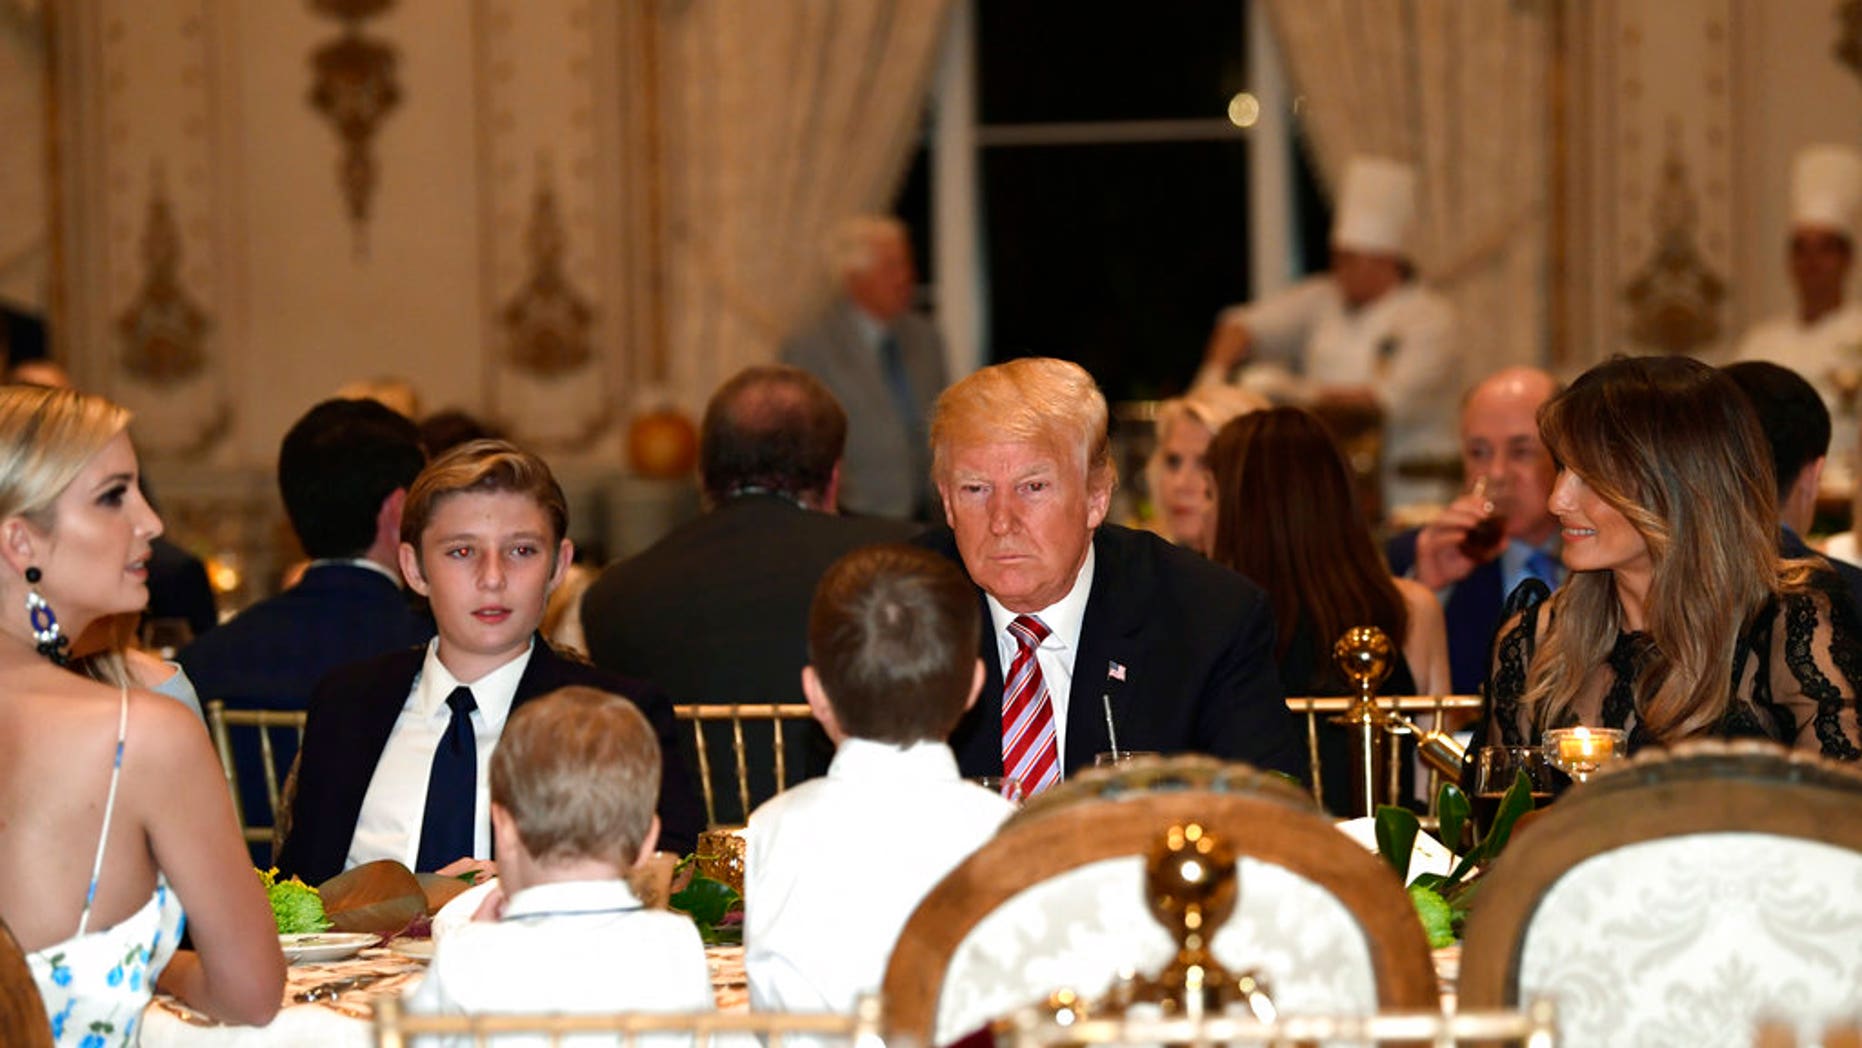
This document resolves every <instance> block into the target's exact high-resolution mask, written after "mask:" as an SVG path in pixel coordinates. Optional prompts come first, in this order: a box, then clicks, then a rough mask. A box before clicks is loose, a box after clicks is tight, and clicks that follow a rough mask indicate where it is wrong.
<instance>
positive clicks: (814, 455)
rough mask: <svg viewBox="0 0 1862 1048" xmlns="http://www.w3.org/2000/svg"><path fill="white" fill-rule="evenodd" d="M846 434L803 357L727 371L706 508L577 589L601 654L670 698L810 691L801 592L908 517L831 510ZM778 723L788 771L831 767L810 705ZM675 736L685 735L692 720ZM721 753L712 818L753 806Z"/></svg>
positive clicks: (906, 528)
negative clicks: (798, 363)
mask: <svg viewBox="0 0 1862 1048" xmlns="http://www.w3.org/2000/svg"><path fill="white" fill-rule="evenodd" d="M846 439H847V416H846V414H845V413H844V412H843V411H842V410H841V407H840V404H839V403H838V402H836V401H835V399H834V395H833V394H832V393H830V392H828V390H827V387H825V386H823V385H822V384H821V383H820V382H819V381H818V380H816V379H815V378H814V377H813V376H812V375H810V374H808V373H807V372H806V371H802V370H801V369H799V368H791V367H783V366H780V365H769V366H761V367H752V368H747V369H745V370H743V371H741V372H739V373H738V374H737V375H735V376H734V377H732V378H731V379H730V380H729V381H727V382H725V383H724V385H722V386H720V387H719V388H718V391H717V392H716V393H714V394H712V397H711V402H710V403H709V404H707V405H706V407H705V419H704V423H703V426H702V429H701V432H700V437H699V472H700V479H701V481H702V482H703V485H704V491H705V502H706V511H705V513H704V514H703V515H702V516H700V517H698V518H697V519H696V520H692V521H689V522H687V523H685V524H682V525H680V526H679V527H678V528H676V529H674V531H673V532H672V533H671V534H669V535H667V536H666V537H665V538H663V539H661V540H660V541H659V542H657V543H655V544H654V545H653V546H652V547H650V548H648V549H647V550H645V551H644V552H642V553H639V554H637V555H635V556H633V557H630V558H628V559H627V560H624V561H621V562H620V563H618V564H614V565H611V566H610V567H609V568H608V569H607V570H606V571H604V572H602V574H601V577H600V578H599V579H597V580H595V582H594V583H593V584H592V585H590V586H589V588H588V592H587V593H586V594H584V595H583V597H582V627H583V630H584V632H585V633H586V634H587V637H588V650H589V655H590V657H592V658H593V659H594V660H595V664H596V665H598V666H601V667H603V668H604V669H609V670H614V671H616V672H619V673H626V674H629V675H630V676H636V677H644V678H646V679H648V680H651V681H654V682H655V683H657V684H659V685H660V686H662V687H664V688H665V689H666V690H667V691H668V692H669V693H670V694H671V695H672V698H673V701H674V702H679V703H728V702H744V703H759V702H787V703H800V702H803V701H805V699H804V697H803V695H802V683H801V674H802V667H803V666H804V665H806V664H807V662H808V635H807V634H808V607H809V602H810V601H811V600H812V599H813V597H814V592H815V583H816V582H818V581H819V580H820V578H821V573H822V572H823V571H825V570H827V567H828V565H830V564H832V563H834V561H835V560H837V559H839V557H840V556H841V554H843V553H846V552H847V551H849V550H851V549H854V548H855V547H858V546H865V545H869V544H872V543H876V542H893V541H900V540H902V539H905V538H909V537H910V535H911V534H912V533H913V531H914V528H913V526H912V525H909V524H905V523H901V522H896V521H887V520H878V519H872V518H852V517H842V516H839V515H837V514H836V512H835V505H836V492H837V489H838V487H839V480H840V468H841V452H842V449H843V448H844V447H845V445H846ZM713 727H714V728H715V729H716V734H717V735H718V736H719V739H718V740H717V742H716V744H715V745H714V746H713V747H712V752H715V753H723V752H726V751H727V747H728V746H729V739H728V725H726V724H724V723H722V722H720V723H718V724H716V725H714V726H713ZM784 739H785V742H786V743H788V745H786V746H785V754H786V755H787V758H786V760H787V769H788V775H789V776H790V777H791V779H795V778H800V777H802V776H803V775H807V774H813V773H818V772H819V771H820V770H822V769H824V768H825V767H826V764H827V758H828V757H830V756H831V754H832V747H831V746H829V745H828V742H827V738H826V736H825V735H822V733H821V730H820V728H819V726H818V725H816V724H815V722H814V721H812V720H810V721H803V722H795V723H792V724H790V725H789V726H788V727H787V728H786V730H785V731H784ZM810 740H812V744H811V742H810ZM759 741H760V740H759ZM680 744H681V745H682V746H684V747H685V748H686V749H688V750H690V749H691V748H692V746H693V742H692V740H691V739H690V738H689V737H688V736H687V734H686V733H681V736H680ZM770 753H771V751H770V750H769V748H768V747H767V746H762V745H753V746H751V747H750V749H749V756H750V758H751V763H750V766H749V767H748V771H749V773H750V775H751V780H752V784H753V792H754V794H755V795H756V796H767V795H769V794H770V793H772V792H774V787H775V777H774V767H773V764H774V762H773V760H772V759H771V757H770ZM688 763H689V762H688ZM728 764H729V762H725V761H719V762H717V763H716V764H715V765H714V767H713V769H712V779H713V784H712V785H713V791H714V793H715V795H716V797H717V801H718V819H719V821H721V822H735V823H741V822H743V821H744V820H745V819H746V818H747V817H748V814H749V813H748V812H744V811H742V810H741V805H740V803H739V801H738V796H737V789H736V776H735V769H734V768H733V767H730V766H728Z"/></svg>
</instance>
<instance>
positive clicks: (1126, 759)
mask: <svg viewBox="0 0 1862 1048" xmlns="http://www.w3.org/2000/svg"><path fill="white" fill-rule="evenodd" d="M1157 755H1158V754H1157V751H1156V750H1111V751H1106V752H1102V753H1095V754H1093V767H1095V768H1112V767H1117V766H1118V765H1121V764H1130V763H1131V762H1132V761H1135V760H1138V759H1139V758H1141V757H1155V756H1157Z"/></svg>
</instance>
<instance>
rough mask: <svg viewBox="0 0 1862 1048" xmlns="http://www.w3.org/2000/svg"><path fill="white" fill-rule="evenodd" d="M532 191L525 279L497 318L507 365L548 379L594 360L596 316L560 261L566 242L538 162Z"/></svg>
mask: <svg viewBox="0 0 1862 1048" xmlns="http://www.w3.org/2000/svg"><path fill="white" fill-rule="evenodd" d="M537 167H538V172H537V190H536V193H535V194H534V195H533V196H532V198H531V208H530V228H529V229H528V230H527V231H526V234H525V242H526V245H527V246H528V248H529V250H530V277H529V279H528V280H526V281H525V282H524V286H523V287H522V288H521V289H520V290H519V291H518V292H517V294H516V295H514V296H512V298H511V300H510V302H509V303H507V304H506V305H505V307H504V309H503V310H502V311H500V314H499V317H500V320H501V321H502V323H503V325H504V331H505V337H506V339H507V340H508V344H509V347H510V349H509V352H510V357H511V363H512V365H513V366H515V367H516V368H517V369H518V370H520V371H527V372H529V373H531V374H533V375H537V376H539V377H543V378H553V377H557V376H560V375H564V374H567V373H569V372H572V371H578V370H580V369H581V368H583V367H584V366H586V365H587V364H588V362H589V360H590V359H591V358H592V357H593V356H594V351H593V349H592V348H591V347H590V344H589V334H590V330H591V329H592V328H593V326H594V319H595V311H594V309H593V308H592V307H590V305H589V303H588V299H587V297H586V296H584V295H583V294H582V293H581V292H579V291H577V290H576V289H575V287H574V285H572V284H570V283H569V276H568V273H567V272H566V271H565V265H564V256H565V255H566V254H567V251H568V244H569V236H568V232H567V231H566V230H565V229H564V228H563V221H562V214H561V211H560V209H559V208H558V207H557V205H556V190H555V188H554V186H553V184H552V182H551V179H550V174H549V168H548V165H547V164H546V163H545V162H543V161H541V160H539V162H538V165H537Z"/></svg>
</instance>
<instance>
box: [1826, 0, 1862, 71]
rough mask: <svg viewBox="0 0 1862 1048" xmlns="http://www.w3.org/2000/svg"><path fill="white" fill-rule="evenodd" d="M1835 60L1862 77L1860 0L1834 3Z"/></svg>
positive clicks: (1861, 6)
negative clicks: (1835, 27)
mask: <svg viewBox="0 0 1862 1048" xmlns="http://www.w3.org/2000/svg"><path fill="white" fill-rule="evenodd" d="M1835 14H1836V26H1837V29H1836V43H1835V45H1833V46H1832V47H1831V49H1830V50H1831V52H1832V53H1833V54H1835V56H1836V60H1837V61H1838V62H1841V63H1842V64H1843V65H1846V66H1848V67H1849V71H1850V72H1852V73H1854V74H1855V75H1856V76H1857V77H1859V78H1862V0H1840V2H1839V3H1837V5H1836V12H1835Z"/></svg>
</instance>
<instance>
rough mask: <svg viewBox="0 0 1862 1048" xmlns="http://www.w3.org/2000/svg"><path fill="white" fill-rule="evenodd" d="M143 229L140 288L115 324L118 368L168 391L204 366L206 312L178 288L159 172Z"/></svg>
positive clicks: (177, 248)
mask: <svg viewBox="0 0 1862 1048" xmlns="http://www.w3.org/2000/svg"><path fill="white" fill-rule="evenodd" d="M151 183H152V184H151V186H150V189H149V204H148V208H147V211H146V213H145V217H144V225H143V230H142V264H143V274H142V288H141V290H139V291H138V292H137V293H136V297H135V298H134V299H133V300H131V302H130V303H129V305H128V306H127V307H125V308H124V310H123V312H122V313H120V314H118V316H117V319H116V330H117V333H118V334H119V335H121V336H122V339H123V353H122V361H123V368H124V370H125V371H128V372H129V373H130V374H131V375H134V376H135V377H136V378H138V379H140V380H141V381H143V382H146V383H148V384H149V385H152V386H169V385H173V384H175V383H177V382H182V381H184V380H186V379H189V378H192V377H193V376H195V375H197V374H199V373H200V370H201V368H202V367H203V366H205V364H206V356H207V354H206V339H207V332H208V330H209V329H210V328H211V327H212V324H211V322H210V321H209V320H208V318H207V314H206V311H205V310H203V309H201V307H200V306H199V305H197V304H195V302H194V299H193V297H192V296H190V295H189V294H188V292H187V289H186V288H184V287H182V286H181V231H180V228H179V227H178V226H177V225H176V224H175V216H174V209H173V208H172V207H171V206H170V204H169V202H168V192H167V189H166V187H165V186H164V185H163V181H162V175H161V172H160V170H159V169H158V170H157V171H156V172H155V173H154V174H153V176H152V177H151Z"/></svg>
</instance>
